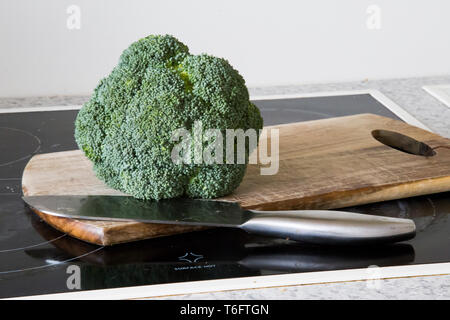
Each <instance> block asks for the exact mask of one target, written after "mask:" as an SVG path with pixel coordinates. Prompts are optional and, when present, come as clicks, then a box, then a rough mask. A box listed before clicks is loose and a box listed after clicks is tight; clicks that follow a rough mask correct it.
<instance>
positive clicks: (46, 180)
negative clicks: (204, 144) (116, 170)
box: [22, 114, 450, 245]
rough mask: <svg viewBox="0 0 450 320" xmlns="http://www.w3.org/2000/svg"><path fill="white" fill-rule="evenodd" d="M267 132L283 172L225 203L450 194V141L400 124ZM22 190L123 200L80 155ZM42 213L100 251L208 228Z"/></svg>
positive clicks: (40, 169) (354, 120)
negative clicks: (397, 140)
mask: <svg viewBox="0 0 450 320" xmlns="http://www.w3.org/2000/svg"><path fill="white" fill-rule="evenodd" d="M267 128H277V129H279V135H280V140H279V141H280V143H279V146H280V148H279V159H280V161H279V171H278V173H277V174H275V175H261V174H260V167H261V166H262V165H249V166H248V169H247V173H246V175H245V177H244V181H243V182H242V184H241V185H240V186H239V188H238V189H237V190H235V192H234V193H232V194H231V195H229V196H226V197H223V198H221V200H227V201H235V202H238V203H240V204H241V205H242V206H243V207H245V208H252V209H259V210H286V209H329V208H342V207H346V206H351V205H358V204H365V203H371V202H378V201H384V200H392V199H399V198H405V197H411V196H417V195H423V194H430V193H437V192H444V191H449V190H450V149H449V147H450V140H449V139H445V138H443V137H440V136H439V135H436V134H433V133H431V132H428V131H425V130H422V129H419V128H417V127H413V126H410V125H408V124H405V123H403V122H401V121H397V120H392V119H389V118H385V117H381V116H376V115H371V114H361V115H355V116H347V117H339V118H331V119H325V120H316V121H308V122H299V123H292V124H286V125H279V126H272V127H267ZM374 130H390V131H394V132H398V133H401V134H404V135H406V136H408V137H411V138H414V139H416V140H418V141H422V142H424V143H426V144H428V145H429V146H430V147H431V148H436V147H437V148H436V149H435V150H434V151H435V155H434V156H428V157H427V156H420V155H414V154H409V153H405V152H402V151H399V150H396V149H393V148H391V147H389V146H386V145H384V144H382V143H381V142H379V141H377V140H376V139H374V138H373V136H372V131H374ZM269 140H270V135H269ZM269 142H270V141H269ZM262 143H265V142H264V140H263V141H262ZM22 187H23V193H24V195H121V194H122V193H121V192H118V191H116V190H113V189H111V188H108V187H107V186H106V185H105V184H104V183H103V182H101V181H100V180H98V179H97V178H96V177H95V175H94V173H93V171H92V164H91V162H90V161H89V160H88V159H86V158H85V157H84V155H83V154H82V152H81V151H79V150H74V151H66V152H57V153H50V154H40V155H36V156H34V157H33V158H32V159H31V160H30V161H29V163H28V165H27V166H26V168H25V170H24V173H23V178H22ZM36 213H37V214H38V215H39V216H40V217H41V218H42V219H43V220H45V221H46V222H47V223H49V224H50V225H52V226H53V227H55V228H56V229H58V230H61V231H62V232H65V233H67V234H69V235H71V236H74V237H76V238H79V239H81V240H84V241H87V242H91V243H95V244H99V245H113V244H117V243H123V242H129V241H135V240H142V239H147V238H152V237H158V236H166V235H170V234H176V233H182V232H189V231H194V230H199V229H203V228H200V227H192V226H173V225H157V224H146V223H137V222H125V223H124V222H112V221H111V222H105V221H88V220H75V219H67V218H60V217H54V216H49V215H45V214H43V213H41V212H36Z"/></svg>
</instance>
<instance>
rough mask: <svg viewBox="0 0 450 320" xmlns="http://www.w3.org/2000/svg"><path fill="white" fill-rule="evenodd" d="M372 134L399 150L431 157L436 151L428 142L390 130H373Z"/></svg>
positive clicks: (383, 142)
mask: <svg viewBox="0 0 450 320" xmlns="http://www.w3.org/2000/svg"><path fill="white" fill-rule="evenodd" d="M372 136H373V137H374V138H375V139H376V140H378V141H379V142H381V143H382V144H384V145H386V146H388V147H391V148H393V149H396V150H398V151H402V152H406V153H409V154H414V155H417V156H424V157H431V156H434V155H435V154H436V152H435V151H434V150H433V149H432V148H431V147H430V146H429V145H427V144H426V143H424V142H421V141H417V140H416V139H413V138H411V137H408V136H405V135H404V134H401V133H398V132H394V131H389V130H373V131H372Z"/></svg>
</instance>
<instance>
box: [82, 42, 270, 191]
mask: <svg viewBox="0 0 450 320" xmlns="http://www.w3.org/2000/svg"><path fill="white" fill-rule="evenodd" d="M195 121H202V124H203V127H204V129H209V128H211V129H220V130H223V131H224V130H225V129H239V128H240V129H243V130H244V131H245V130H247V129H249V128H253V129H255V130H258V129H261V128H262V125H263V121H262V118H261V115H260V113H259V110H258V108H257V107H256V106H255V105H254V104H252V103H251V102H250V101H249V95H248V90H247V87H246V86H245V82H244V79H243V78H242V76H240V75H239V73H238V72H237V71H236V70H235V69H233V67H231V65H230V64H229V63H228V62H227V61H226V60H224V59H221V58H217V57H213V56H209V55H206V54H201V55H191V54H189V51H188V48H187V46H186V45H184V44H183V43H181V42H180V41H178V40H177V39H176V38H174V37H173V36H170V35H164V36H159V35H156V36H154V35H151V36H148V37H146V38H143V39H140V40H139V41H137V42H134V43H133V44H131V45H130V46H129V47H128V48H127V49H126V50H125V51H124V52H123V53H122V55H121V57H120V60H119V63H118V65H117V66H116V67H115V68H114V69H113V70H112V72H111V74H110V75H109V76H107V77H106V78H104V79H102V80H101V81H100V83H99V84H98V86H97V87H96V89H95V90H94V93H93V95H92V97H91V99H90V100H89V101H88V102H87V103H86V104H85V105H84V106H83V107H82V109H81V110H80V112H79V113H78V116H77V119H76V121H75V139H76V142H77V144H78V146H79V147H80V149H81V150H83V152H84V154H85V155H86V157H87V158H89V159H90V160H91V161H92V162H93V164H94V171H95V173H96V175H97V177H98V178H100V179H101V180H103V181H104V182H105V183H106V184H107V185H108V186H110V187H112V188H114V189H118V190H121V191H123V192H125V193H127V194H129V195H132V196H134V197H136V198H140V199H156V200H158V199H166V198H174V197H179V196H188V197H193V198H215V197H219V196H223V195H226V194H229V193H231V192H232V191H233V190H234V189H235V188H237V187H238V186H239V184H240V183H241V181H242V178H243V177H244V174H245V169H246V164H215V163H214V164H193V163H191V164H175V163H174V162H173V161H172V159H171V150H172V148H173V147H174V145H175V144H176V142H173V141H171V134H172V133H173V131H174V130H176V129H178V128H186V129H187V130H193V126H194V122H195ZM224 147H225V146H224ZM251 151H252V150H247V159H248V153H249V152H251ZM224 154H225V151H224ZM247 161H248V160H247Z"/></svg>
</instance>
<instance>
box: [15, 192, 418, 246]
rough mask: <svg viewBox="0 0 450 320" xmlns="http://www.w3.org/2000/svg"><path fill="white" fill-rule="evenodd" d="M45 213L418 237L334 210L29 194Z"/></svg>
mask: <svg viewBox="0 0 450 320" xmlns="http://www.w3.org/2000/svg"><path fill="white" fill-rule="evenodd" d="M23 200H24V201H25V202H26V203H27V204H28V205H29V206H30V207H31V208H33V209H35V210H37V211H40V212H42V213H45V214H48V215H53V216H59V217H65V218H73V219H87V220H107V221H138V222H146V223H157V224H176V225H195V226H207V227H231V228H240V229H243V230H245V231H247V232H248V233H252V234H259V235H264V236H271V237H277V238H285V239H290V240H295V241H301V242H308V243H314V244H336V245H345V244H380V243H390V242H398V241H404V240H408V239H411V238H413V237H414V236H415V233H416V227H415V224H414V221H412V220H410V219H400V218H391V217H382V216H374V215H367V214H359V213H353V212H345V211H334V210H286V211H284V210H283V211H257V210H247V209H243V208H241V207H240V205H239V204H237V203H233V202H225V201H215V200H197V199H185V198H177V199H170V200H160V201H143V200H139V199H135V198H133V197H129V196H103V195H100V196H97V195H95V196H76V195H74V196H24V197H23Z"/></svg>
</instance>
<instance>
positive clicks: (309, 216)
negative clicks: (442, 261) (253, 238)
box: [240, 210, 416, 245]
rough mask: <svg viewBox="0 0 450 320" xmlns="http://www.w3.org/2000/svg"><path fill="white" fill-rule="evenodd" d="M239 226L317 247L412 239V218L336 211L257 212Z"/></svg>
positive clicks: (252, 213)
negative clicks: (320, 245)
mask: <svg viewBox="0 0 450 320" xmlns="http://www.w3.org/2000/svg"><path fill="white" fill-rule="evenodd" d="M248 211H249V212H250V213H249V214H250V216H251V217H250V219H249V220H247V221H246V222H244V223H243V224H241V225H240V228H241V229H243V230H245V231H247V232H248V233H253V234H259V235H265V236H272V237H276V238H285V239H290V240H295V241H301V242H308V243H314V244H329V245H348V244H381V243H392V242H398V241H403V240H408V239H411V238H413V237H414V236H415V233H416V226H415V224H414V221H412V220H410V219H400V218H391V217H382V216H374V215H368V214H359V213H353V212H344V211H333V210H298V211H295V210H294V211H256V210H248Z"/></svg>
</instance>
